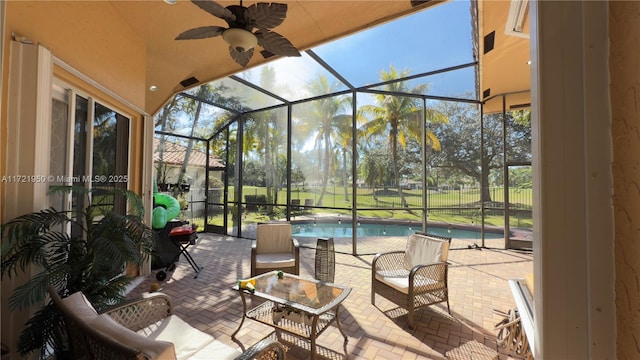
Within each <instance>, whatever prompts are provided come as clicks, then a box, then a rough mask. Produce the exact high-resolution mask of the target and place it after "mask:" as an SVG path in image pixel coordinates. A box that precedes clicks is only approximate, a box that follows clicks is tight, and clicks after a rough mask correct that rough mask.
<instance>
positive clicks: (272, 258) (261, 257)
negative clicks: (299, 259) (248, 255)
mask: <svg viewBox="0 0 640 360" xmlns="http://www.w3.org/2000/svg"><path fill="white" fill-rule="evenodd" d="M295 265H296V259H295V257H294V256H293V253H290V252H289V253H280V254H258V255H256V269H273V268H279V267H280V268H288V267H293V266H295Z"/></svg>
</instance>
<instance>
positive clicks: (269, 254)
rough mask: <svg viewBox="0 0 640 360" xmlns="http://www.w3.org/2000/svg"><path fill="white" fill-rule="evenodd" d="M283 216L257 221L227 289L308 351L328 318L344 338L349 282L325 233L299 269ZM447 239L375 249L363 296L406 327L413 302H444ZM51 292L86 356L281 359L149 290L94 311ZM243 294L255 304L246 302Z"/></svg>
mask: <svg viewBox="0 0 640 360" xmlns="http://www.w3.org/2000/svg"><path fill="white" fill-rule="evenodd" d="M291 234H292V232H291V224H290V223H268V224H259V225H258V231H257V236H256V240H254V242H253V244H252V247H251V278H249V279H244V281H242V282H239V283H238V284H236V285H235V286H233V289H234V290H236V291H237V292H238V294H239V295H240V298H241V300H242V307H243V311H242V319H241V320H240V325H239V326H238V328H237V330H236V331H235V332H234V333H233V334H232V336H231V337H232V339H235V336H236V335H237V334H238V332H239V331H240V329H241V328H242V326H243V324H244V322H245V319H246V318H248V319H252V320H254V321H257V322H259V323H262V324H265V325H268V326H270V327H273V328H274V329H275V330H276V333H278V332H285V333H288V334H291V335H294V336H296V337H299V338H302V339H305V340H306V341H308V342H309V343H310V357H311V358H312V359H314V358H315V357H316V348H317V346H316V339H317V337H318V336H319V335H321V334H322V333H323V332H324V331H325V330H326V329H327V328H328V327H329V325H330V324H332V323H334V322H335V324H336V327H337V328H338V330H339V331H340V334H341V335H342V336H343V337H344V341H345V344H346V342H347V341H348V337H347V335H346V334H345V333H344V331H343V329H342V327H341V325H340V319H339V309H340V305H341V304H342V303H343V301H344V300H345V299H346V298H347V297H348V296H349V294H350V292H351V288H349V287H348V286H343V285H338V284H335V283H333V278H334V274H333V271H334V269H335V266H334V256H335V255H334V253H333V240H332V239H318V245H317V249H316V278H315V279H312V278H305V277H302V276H300V275H299V246H298V242H297V241H296V240H295V239H293V238H292V236H291ZM450 241H451V239H450V238H439V237H434V236H431V235H427V234H420V233H416V234H412V235H410V236H409V237H408V239H407V248H406V250H405V251H398V252H392V253H384V254H378V255H376V257H375V258H374V260H373V263H372V270H371V274H372V277H371V279H372V280H371V281H372V284H371V303H372V304H373V305H375V296H376V294H378V295H380V296H383V297H385V298H387V299H388V300H390V301H392V302H393V303H395V304H397V305H398V306H400V307H402V308H404V309H406V310H407V311H408V320H409V327H411V328H414V327H415V322H414V313H415V311H416V310H417V309H418V308H421V307H423V306H428V305H432V304H435V303H439V302H446V303H447V308H449V301H448V286H447V273H448V266H447V262H446V260H447V255H448V250H449V244H450ZM50 293H51V296H52V298H53V300H54V302H55V304H56V305H57V307H58V309H60V311H61V313H62V314H63V316H64V321H65V326H66V329H67V331H68V332H69V334H73V335H72V336H71V338H72V339H73V340H74V341H73V343H72V351H74V352H75V353H76V354H83V356H81V357H78V358H89V359H113V358H114V357H113V356H115V355H116V354H117V355H118V356H117V358H122V359H162V360H164V359H211V358H212V357H211V356H212V355H211V354H215V358H216V359H284V349H285V348H284V347H283V345H282V344H280V343H279V342H278V341H277V340H275V339H272V338H271V340H268V339H269V338H268V339H265V340H262V341H261V342H258V343H257V344H255V345H254V346H252V347H251V348H249V349H247V351H245V352H244V353H241V352H240V351H239V350H237V349H235V348H233V347H231V346H229V345H226V344H224V343H222V342H220V341H219V340H216V339H214V338H213V337H212V336H211V335H208V334H205V333H203V332H201V331H199V330H197V329H195V328H193V327H191V326H190V325H189V324H187V323H186V322H185V321H183V320H181V319H180V318H179V317H177V316H176V315H174V314H172V309H173V308H172V304H171V300H170V299H169V297H168V296H166V295H164V294H160V293H154V294H151V295H150V296H148V297H145V298H143V299H139V300H135V301H132V302H128V303H125V304H123V305H119V306H116V307H115V308H113V309H110V310H108V311H107V312H105V313H103V314H98V313H97V312H96V311H95V310H93V308H92V307H91V304H90V303H89V302H88V301H87V300H86V298H85V297H84V295H83V294H82V293H75V294H72V295H70V296H68V297H66V298H65V299H60V298H59V296H58V294H57V292H56V291H55V290H54V289H50ZM247 297H251V298H252V300H254V301H255V302H257V303H258V305H257V306H253V307H252V308H249V306H248V305H247Z"/></svg>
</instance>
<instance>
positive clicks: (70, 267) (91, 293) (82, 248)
mask: <svg viewBox="0 0 640 360" xmlns="http://www.w3.org/2000/svg"><path fill="white" fill-rule="evenodd" d="M69 192H71V193H73V194H74V195H75V196H83V197H89V196H90V198H91V201H88V202H87V204H88V205H87V206H86V207H85V208H83V209H74V210H67V211H64V210H56V209H54V208H49V209H45V210H41V211H36V212H33V213H29V214H25V215H22V216H19V217H17V218H15V219H13V220H10V221H9V222H7V223H6V224H3V225H2V249H1V250H2V274H1V276H2V278H3V279H4V277H5V276H6V277H9V278H10V277H12V276H19V275H20V274H21V273H23V272H24V271H25V269H27V268H38V269H41V271H40V272H38V273H37V274H35V275H33V276H31V277H30V279H29V280H28V281H27V282H26V283H24V284H23V285H21V286H18V287H17V288H16V289H15V290H14V291H13V293H12V294H11V296H10V298H9V306H10V308H12V309H26V308H28V307H31V306H33V305H36V304H41V303H42V301H44V300H46V291H47V288H48V286H53V287H55V288H56V289H58V291H59V292H60V295H61V296H63V297H64V296H67V295H70V294H72V293H74V292H76V291H82V292H83V293H84V294H85V295H86V296H87V298H88V299H89V301H91V303H92V304H93V305H94V307H95V308H96V309H97V310H98V311H100V310H101V309H104V308H106V307H107V306H110V305H113V304H116V303H118V302H120V301H123V300H124V296H125V295H126V294H125V291H126V286H127V285H128V284H130V282H131V280H133V277H131V276H127V275H125V269H126V268H130V267H135V266H139V265H141V264H142V263H143V262H144V261H145V260H146V259H148V258H149V256H150V255H151V253H152V251H153V248H154V236H155V234H154V232H153V231H152V230H151V228H149V227H148V226H146V225H145V224H144V223H143V222H142V216H143V213H144V208H143V206H142V200H141V198H140V197H139V196H138V195H137V194H135V193H133V192H131V191H128V190H121V189H115V188H112V189H110V190H104V189H92V190H87V189H84V188H78V187H65V186H59V187H53V188H52V189H51V191H50V195H56V194H60V193H63V194H65V193H66V194H68V193H69ZM120 201H126V204H127V206H126V208H127V211H126V214H121V213H119V212H118V211H115V210H114V208H115V207H114V204H115V203H116V202H120ZM72 227H73V229H74V230H73V231H71V230H70V229H71V228H72ZM65 336H66V334H65V332H64V327H63V324H62V317H61V316H60V315H59V314H58V312H57V311H56V310H55V308H54V306H53V304H52V303H51V302H50V301H49V302H47V303H46V304H45V305H44V306H43V307H42V308H40V309H39V310H38V311H37V312H35V313H34V314H33V315H32V316H31V318H30V319H29V320H28V321H27V323H26V324H25V328H24V330H23V331H22V333H21V334H20V337H19V339H18V344H17V349H18V351H19V352H20V353H21V354H23V355H26V354H29V353H32V352H34V351H40V355H41V358H42V357H45V356H47V354H50V353H51V352H53V353H54V354H55V356H56V358H57V359H64V358H67V355H66V354H67V347H66V341H65Z"/></svg>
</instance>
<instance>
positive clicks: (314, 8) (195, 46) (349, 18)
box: [109, 0, 438, 108]
mask: <svg viewBox="0 0 640 360" xmlns="http://www.w3.org/2000/svg"><path fill="white" fill-rule="evenodd" d="M109 2H110V3H111V5H112V6H113V7H114V8H115V9H116V10H117V11H118V12H119V13H120V14H121V16H122V17H123V18H124V19H125V20H126V22H127V23H128V24H129V26H131V28H132V29H133V30H134V31H135V32H136V33H137V34H139V36H140V37H141V38H142V40H143V42H144V43H145V46H146V47H147V56H148V58H147V82H148V84H147V85H149V86H151V85H155V86H157V87H158V89H160V90H159V91H157V92H155V93H151V94H148V95H147V104H153V105H152V106H151V107H153V108H157V105H159V104H161V103H163V102H165V101H166V100H167V98H168V97H169V95H170V94H173V93H175V92H178V91H181V90H184V86H182V85H181V84H180V82H182V81H183V80H186V79H190V78H192V77H193V78H195V79H196V81H197V82H195V83H194V82H192V83H191V84H190V85H191V86H193V85H195V84H198V83H205V82H208V81H211V80H215V79H219V78H222V77H225V76H228V75H231V74H234V73H237V72H239V71H241V70H243V69H244V68H243V67H242V66H240V65H238V64H237V63H236V62H235V61H233V59H232V58H231V57H230V56H229V50H228V45H227V43H225V42H224V41H223V39H222V38H221V37H215V38H209V39H201V40H187V41H176V40H174V39H175V37H176V36H177V35H178V34H180V33H182V32H183V31H185V30H187V29H190V28H193V27H197V26H207V25H218V26H225V27H226V26H227V24H226V23H225V22H224V21H223V20H222V19H219V18H216V17H214V16H212V15H211V14H208V13H207V12H205V11H203V10H202V9H200V8H199V7H198V6H196V5H194V4H193V3H192V2H190V1H185V0H179V1H177V2H176V3H175V4H173V5H170V4H167V3H166V2H164V1H161V0H156V1H116V0H110V1H109ZM217 2H218V3H219V4H220V5H222V6H228V5H237V4H239V1H237V0H234V1H217ZM277 2H280V3H285V4H287V5H288V11H287V17H286V19H285V20H284V22H283V23H282V24H281V25H279V26H278V27H276V28H274V29H273V30H274V31H276V32H278V33H279V34H281V35H283V36H284V37H285V38H287V39H289V40H290V41H291V42H292V43H293V45H294V46H295V47H296V48H298V49H299V50H301V51H302V50H306V49H309V48H311V47H313V46H316V45H319V44H321V43H325V42H328V41H330V40H332V39H336V38H339V37H342V36H345V35H347V34H351V33H354V32H356V31H359V30H362V29H365V28H367V27H370V26H372V25H375V24H379V23H383V22H387V21H390V20H393V19H394V18H397V17H400V16H403V15H405V14H408V13H411V12H414V11H418V10H420V9H424V8H425V7H427V6H430V5H433V4H435V3H437V2H438V1H411V0H393V1H361V0H355V1H349V0H323V1H314V0H297V1H291V0H283V1H280V0H279V1H277ZM252 3H254V2H253V1H251V2H248V1H247V2H245V3H244V4H243V5H244V6H249V5H250V4H252ZM267 60H271V59H265V58H263V57H262V56H261V55H260V54H259V53H258V52H256V54H254V56H253V58H252V59H251V61H250V62H249V64H248V65H247V67H252V66H255V65H258V64H261V63H264V62H265V61H267Z"/></svg>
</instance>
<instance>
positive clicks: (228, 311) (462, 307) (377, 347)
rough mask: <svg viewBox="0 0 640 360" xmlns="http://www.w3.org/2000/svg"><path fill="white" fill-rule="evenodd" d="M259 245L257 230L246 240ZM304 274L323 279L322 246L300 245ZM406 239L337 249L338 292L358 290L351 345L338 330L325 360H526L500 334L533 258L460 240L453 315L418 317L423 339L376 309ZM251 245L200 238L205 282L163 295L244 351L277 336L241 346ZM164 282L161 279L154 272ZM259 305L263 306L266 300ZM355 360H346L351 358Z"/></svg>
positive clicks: (252, 330) (297, 346)
mask: <svg viewBox="0 0 640 360" xmlns="http://www.w3.org/2000/svg"><path fill="white" fill-rule="evenodd" d="M243 235H244V236H246V237H251V236H252V234H251V233H250V231H249V230H247V231H246V232H243ZM298 240H299V242H300V245H301V250H300V257H301V258H300V261H301V264H300V274H301V275H302V276H309V277H313V274H314V264H315V261H314V255H315V242H316V239H314V238H299V239H298ZM405 241H406V237H370V238H363V239H360V240H359V242H358V246H357V252H358V254H359V255H357V256H353V255H351V253H352V250H353V246H352V244H351V239H345V238H337V239H335V250H336V274H335V282H336V283H337V284H342V285H346V286H349V287H351V288H352V292H351V294H350V295H349V297H348V298H347V299H346V300H345V301H344V303H343V307H342V308H341V312H340V322H341V324H342V328H343V330H344V331H345V333H346V334H347V335H348V337H349V341H348V343H347V344H346V345H345V344H344V342H343V338H342V337H341V336H340V333H339V331H338V329H337V328H336V327H335V326H334V325H332V326H330V327H329V329H327V331H326V332H324V333H322V334H321V335H320V336H319V337H318V345H319V346H320V347H321V348H320V350H319V351H320V352H321V355H322V356H321V357H320V358H327V359H346V358H349V359H511V358H514V359H517V358H519V357H518V356H517V355H516V354H509V353H506V352H505V350H503V349H501V348H499V347H497V345H496V332H495V330H494V325H495V324H496V323H497V322H498V321H499V320H500V318H499V317H498V316H496V315H495V314H494V313H493V310H494V309H498V310H502V311H506V310H508V309H510V308H513V307H514V306H515V305H514V301H513V298H512V296H511V292H510V289H509V285H508V283H507V280H508V279H511V278H524V277H525V275H526V274H527V273H531V272H532V271H533V256H532V254H531V252H527V251H514V250H500V249H499V245H500V243H504V240H503V239H501V240H487V241H486V243H485V246H487V247H493V248H477V247H476V246H475V245H478V246H479V245H480V244H479V243H477V242H475V241H473V240H461V239H454V240H453V241H452V246H451V249H452V250H451V252H450V255H449V263H450V268H449V287H450V304H451V315H449V314H448V313H447V311H446V305H443V304H438V305H433V306H430V307H428V308H426V309H423V310H419V311H418V312H417V313H416V329H415V330H411V329H410V328H409V327H408V326H407V319H406V316H405V315H406V313H405V312H404V311H403V310H401V309H398V308H397V307H396V306H395V305H393V304H392V303H390V302H388V301H386V300H385V299H384V298H381V297H379V296H378V297H377V300H376V306H373V305H371V303H370V298H371V293H370V291H371V261H372V259H373V256H374V254H376V253H378V252H385V251H392V250H402V249H403V248H404V245H405ZM250 249H251V241H250V240H249V239H245V238H236V237H231V236H222V235H215V234H200V236H199V239H198V242H197V244H196V245H195V246H193V247H191V248H190V253H191V254H192V255H193V256H194V258H195V259H196V262H198V264H199V265H201V266H203V267H204V270H202V272H201V273H200V276H199V277H198V278H197V279H194V272H193V269H192V268H191V267H190V266H189V265H188V263H187V262H186V261H185V260H184V259H182V261H181V262H179V263H178V264H177V267H176V270H175V271H174V272H170V273H169V277H168V279H166V280H165V281H163V282H161V283H160V284H161V290H160V291H161V292H164V293H166V294H168V295H169V296H171V298H172V299H173V303H174V310H175V312H176V313H177V314H179V315H180V316H181V317H183V318H184V319H185V320H186V321H187V322H189V323H190V324H191V325H193V326H195V327H197V328H199V329H200V330H202V331H204V332H206V333H209V334H211V335H213V336H214V337H216V338H217V339H219V340H221V341H223V342H225V343H228V344H230V345H234V346H240V347H244V348H246V347H248V346H251V345H252V344H254V343H256V342H257V341H259V340H260V339H262V338H265V337H267V336H274V331H273V329H272V328H270V327H268V326H266V325H262V324H259V323H257V322H254V321H252V320H248V321H245V323H244V325H243V327H242V330H241V331H240V332H239V334H238V336H237V337H238V341H234V340H232V339H231V334H232V333H233V332H234V331H235V330H236V329H237V327H238V325H239V324H240V319H241V318H242V315H241V312H242V302H241V300H240V297H239V296H238V294H237V293H236V292H235V291H234V290H232V289H231V287H232V286H233V284H234V283H235V282H236V281H237V280H238V279H240V278H245V277H249V272H250V271H249V270H250V251H251V250H250ZM154 273H155V271H154ZM153 282H156V279H155V274H152V275H150V276H149V277H147V278H144V279H142V281H141V283H140V284H139V285H138V286H137V287H136V288H135V289H134V290H133V291H132V292H131V293H129V295H128V296H129V297H132V298H135V297H139V296H141V295H142V294H143V293H144V292H147V291H148V290H149V288H150V285H151V284H152V283H153ZM256 301H257V300H256ZM281 340H282V341H283V343H284V344H285V346H286V347H287V348H288V352H287V359H293V360H295V359H307V358H308V355H309V353H308V350H307V349H306V346H307V345H306V343H305V342H302V341H299V340H298V339H296V338H291V337H283V338H281ZM345 354H346V355H345Z"/></svg>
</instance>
